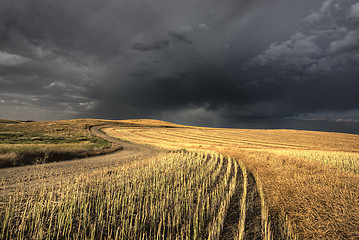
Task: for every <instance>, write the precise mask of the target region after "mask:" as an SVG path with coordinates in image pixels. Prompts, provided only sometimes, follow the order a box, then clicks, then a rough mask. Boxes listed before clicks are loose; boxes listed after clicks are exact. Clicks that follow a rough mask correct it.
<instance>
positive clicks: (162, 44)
mask: <svg viewBox="0 0 359 240" xmlns="http://www.w3.org/2000/svg"><path fill="white" fill-rule="evenodd" d="M169 44H170V41H169V40H162V41H157V42H154V43H150V44H146V43H142V42H138V43H135V44H133V46H132V47H133V49H135V50H138V51H143V52H147V51H153V50H161V49H164V48H166V47H168V46H169Z"/></svg>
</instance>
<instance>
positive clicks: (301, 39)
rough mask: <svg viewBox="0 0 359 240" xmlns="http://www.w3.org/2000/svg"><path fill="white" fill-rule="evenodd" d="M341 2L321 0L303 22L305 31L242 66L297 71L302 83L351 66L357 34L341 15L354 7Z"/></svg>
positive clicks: (354, 27)
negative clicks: (267, 66)
mask: <svg viewBox="0 0 359 240" xmlns="http://www.w3.org/2000/svg"><path fill="white" fill-rule="evenodd" d="M341 3H342V2H341V1H335V0H326V1H324V3H323V4H322V7H321V8H320V9H319V10H318V11H317V12H314V13H312V14H311V15H309V16H307V17H306V18H305V19H304V23H305V24H306V25H305V28H303V29H302V30H300V31H298V32H296V33H295V34H294V35H292V36H291V37H290V38H289V39H288V40H287V41H284V42H276V43H273V44H271V45H270V46H269V47H268V48H267V49H266V50H265V51H263V52H262V53H261V54H259V55H258V56H257V57H255V58H253V59H252V60H251V61H249V62H248V63H247V65H245V66H252V67H254V68H255V67H256V66H265V65H276V66H278V67H277V68H279V70H282V71H287V72H288V73H290V72H297V71H298V70H299V71H300V73H302V76H301V79H302V80H305V79H308V78H312V77H313V74H314V76H315V74H328V73H330V72H332V71H335V70H338V69H341V68H342V67H343V66H344V65H345V64H347V68H350V67H354V66H353V65H352V64H353V61H356V60H357V54H356V53H358V50H359V37H358V36H359V31H358V30H357V28H356V27H358V26H355V25H353V24H351V23H350V21H349V20H348V19H347V18H346V17H345V16H346V14H347V13H348V12H349V11H350V12H352V11H353V6H355V5H353V6H351V5H350V4H348V3H346V4H345V5H342V4H341ZM350 6H351V7H350ZM348 53H349V54H348ZM306 74H308V75H306ZM295 77H297V76H295Z"/></svg>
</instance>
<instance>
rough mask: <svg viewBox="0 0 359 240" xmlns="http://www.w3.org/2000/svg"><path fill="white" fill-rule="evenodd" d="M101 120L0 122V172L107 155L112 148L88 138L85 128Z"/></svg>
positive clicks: (88, 134) (97, 140)
mask: <svg viewBox="0 0 359 240" xmlns="http://www.w3.org/2000/svg"><path fill="white" fill-rule="evenodd" d="M105 123H110V121H105V120H85V119H84V120H69V121H50V122H17V121H5V120H2V121H0V168H3V167H11V166H19V165H28V164H33V163H39V162H51V161H61V160H69V159H74V158H81V157H86V156H93V155H98V154H101V153H106V152H111V151H114V150H115V149H116V147H115V146H112V147H111V144H110V143H109V142H107V141H105V140H103V139H101V138H97V137H94V136H91V135H90V133H89V132H88V128H89V127H90V126H93V125H99V124H105Z"/></svg>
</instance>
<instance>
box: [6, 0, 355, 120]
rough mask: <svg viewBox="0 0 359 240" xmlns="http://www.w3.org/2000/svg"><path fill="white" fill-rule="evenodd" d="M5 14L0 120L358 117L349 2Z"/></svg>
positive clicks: (96, 6)
mask: <svg viewBox="0 0 359 240" xmlns="http://www.w3.org/2000/svg"><path fill="white" fill-rule="evenodd" d="M0 16H1V17H0V118H12V119H34V120H43V119H64V118H74V117H76V118H77V117H97V118H115V119H121V118H136V117H153V118H162V119H167V120H171V121H176V122H182V123H197V124H205V122H207V123H208V124H212V125H218V126H220V125H221V123H223V122H236V121H240V120H243V119H273V118H275V119H277V118H288V117H289V118H299V117H300V118H301V117H313V116H327V117H328V116H330V118H342V117H343V116H344V117H345V116H350V117H351V118H354V119H359V115H358V114H357V113H358V110H359V97H358V96H359V95H358V94H357V92H356V90H357V89H359V82H358V80H357V79H358V76H359V70H358V68H357V66H358V64H359V30H358V29H359V5H358V3H357V2H356V1H354V0H347V1H343V0H325V1H324V0H314V1H313V0H303V1H295V2H293V1H289V0H269V1H263V0H255V1H247V0H240V1H237V0H236V1H235V0H228V1H216V0H210V1H208V0H206V1H205V0H196V1H190V0H184V1H174V0H171V1H167V0H166V1H165V0H154V1H145V0H140V1H130V0H121V1H104V2H103V1H95V0H86V1H85V0H75V1H74V0H71V1H70V0H64V1H47V0H37V1H26V0H17V1H12V0H2V1H1V3H0Z"/></svg>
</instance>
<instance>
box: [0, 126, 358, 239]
mask: <svg viewBox="0 0 359 240" xmlns="http://www.w3.org/2000/svg"><path fill="white" fill-rule="evenodd" d="M15 124H22V125H18V126H17V129H16V130H14V129H15V128H13V127H12V128H10V127H11V126H14V125H15ZM103 124H106V126H105V128H103V129H102V131H103V132H104V133H106V134H107V135H108V136H112V137H115V138H118V139H122V140H125V141H126V142H135V143H138V144H142V145H147V146H151V147H152V148H154V149H158V148H159V149H163V150H162V151H159V155H157V154H156V155H153V156H151V157H149V158H139V159H136V158H135V159H133V160H128V161H125V162H123V163H122V164H117V165H109V166H107V167H103V168H101V169H94V170H87V171H86V172H85V171H82V170H81V168H77V169H78V170H77V171H76V172H74V173H73V176H71V177H69V176H68V175H63V176H62V175H61V173H59V174H56V175H57V176H56V178H53V177H52V175H46V172H44V173H39V174H38V178H39V179H37V181H36V185H37V186H36V187H33V186H31V187H29V186H28V182H26V181H24V182H19V183H18V185H17V188H16V191H13V190H11V191H5V190H3V191H2V192H1V195H0V238H1V239H359V190H358V189H359V175H358V169H359V168H358V166H359V165H358V162H359V136H358V135H351V134H340V133H326V132H311V131H296V130H249V129H218V128H201V127H191V126H183V125H177V124H172V123H168V122H163V121H157V120H146V119H143V120H141V119H136V120H122V121H106V120H72V121H60V122H36V123H14V122H2V123H1V125H2V126H1V127H2V130H1V131H2V133H5V134H3V136H12V138H11V139H12V141H13V142H12V143H9V142H7V143H5V141H6V140H7V139H6V138H5V137H4V138H3V143H1V144H0V148H1V147H2V148H3V149H5V148H6V147H7V146H6V145H9V144H13V145H12V147H13V148H15V146H16V144H15V143H14V142H15V141H16V139H17V138H19V139H20V141H21V144H19V148H20V149H21V150H16V151H15V153H18V152H17V151H24V152H26V151H28V149H26V146H27V144H30V145H31V144H35V145H36V144H37V145H38V146H37V147H39V148H40V149H42V151H43V150H44V149H45V150H46V147H48V146H49V147H50V148H51V146H58V147H62V146H65V145H66V144H70V145H71V146H72V147H73V146H76V144H94V143H91V139H92V138H93V136H90V135H89V132H88V130H87V129H88V128H89V127H90V126H94V125H103ZM109 124H110V125H109ZM55 129H61V130H55ZM9 133H10V134H9ZM6 134H8V135H6ZM39 137H41V139H42V140H39ZM32 138H35V139H32ZM82 138H86V139H85V140H82ZM11 139H10V140H11ZM89 139H90V140H89ZM8 140H9V139H8ZM33 141H35V143H34V142H33ZM123 143H125V142H123ZM56 144H57V145H56ZM95 144H98V143H95ZM103 144H104V143H102V142H101V143H100V144H99V145H97V147H98V148H99V149H100V150H101V149H102V151H103V149H104V145H103ZM107 144H108V143H107ZM64 151H66V150H64ZM84 164H85V163H84ZM39 166H45V167H46V164H39ZM35 167H36V168H34V169H38V171H43V170H44V169H45V168H41V167H37V166H35ZM45 175H46V176H45ZM31 176H32V178H36V176H35V175H31ZM34 176H35V177H34ZM44 176H45V177H44ZM52 178H53V181H51V179H52ZM32 180H34V179H32ZM35 180H36V179H35ZM5 189H6V188H5Z"/></svg>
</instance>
